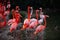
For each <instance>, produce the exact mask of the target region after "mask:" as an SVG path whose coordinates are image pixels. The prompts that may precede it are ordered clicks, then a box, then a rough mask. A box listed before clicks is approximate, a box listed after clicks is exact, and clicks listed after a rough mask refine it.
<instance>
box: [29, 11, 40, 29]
mask: <svg viewBox="0 0 60 40" xmlns="http://www.w3.org/2000/svg"><path fill="white" fill-rule="evenodd" d="M38 12H39V10H36V18H37V19H35V18H33V19H31V21H32V22H31V23H30V25H29V28H35V27H36V26H37V25H38Z"/></svg>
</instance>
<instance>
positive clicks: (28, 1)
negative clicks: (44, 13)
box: [11, 0, 60, 10]
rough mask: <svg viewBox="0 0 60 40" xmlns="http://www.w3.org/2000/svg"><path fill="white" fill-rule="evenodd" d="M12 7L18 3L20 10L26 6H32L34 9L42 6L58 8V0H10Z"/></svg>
mask: <svg viewBox="0 0 60 40" xmlns="http://www.w3.org/2000/svg"><path fill="white" fill-rule="evenodd" d="M11 4H12V7H15V6H16V5H19V6H20V8H21V9H22V10H26V8H27V6H28V5H30V6H33V7H34V9H36V8H39V7H43V8H51V9H60V6H59V5H60V2H59V0H11Z"/></svg>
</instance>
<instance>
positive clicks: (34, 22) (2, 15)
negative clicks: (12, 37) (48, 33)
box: [0, 2, 49, 35]
mask: <svg viewBox="0 0 60 40" xmlns="http://www.w3.org/2000/svg"><path fill="white" fill-rule="evenodd" d="M10 7H11V5H10V2H8V4H7V8H8V9H7V10H5V6H4V7H3V6H2V4H1V3H0V28H3V27H5V26H6V25H8V26H10V29H9V30H10V32H12V31H14V30H16V29H17V27H18V24H19V23H20V22H21V17H22V16H21V14H20V13H19V10H20V9H19V6H16V9H12V16H13V17H12V19H9V17H8V16H9V14H10ZM39 9H40V10H38V9H37V10H35V16H36V17H35V18H32V15H33V8H32V7H30V6H28V12H27V14H28V17H27V18H26V19H25V20H24V22H23V26H22V28H21V29H20V30H26V29H27V28H28V29H35V31H34V32H33V34H34V35H36V34H38V33H39V32H41V31H43V30H44V29H45V28H46V23H47V22H46V18H47V17H49V16H48V15H44V14H43V12H42V8H39ZM39 14H40V15H39ZM39 16H40V17H39ZM2 19H3V22H1V20H2ZM42 23H44V24H42Z"/></svg>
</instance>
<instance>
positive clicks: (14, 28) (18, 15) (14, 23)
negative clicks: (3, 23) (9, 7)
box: [8, 10, 21, 32]
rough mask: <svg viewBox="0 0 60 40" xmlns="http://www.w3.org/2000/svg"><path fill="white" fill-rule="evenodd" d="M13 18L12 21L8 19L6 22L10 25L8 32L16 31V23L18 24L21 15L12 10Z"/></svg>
mask: <svg viewBox="0 0 60 40" xmlns="http://www.w3.org/2000/svg"><path fill="white" fill-rule="evenodd" d="M17 11H18V10H17ZM13 16H14V17H13V19H10V20H9V21H8V25H10V24H11V27H10V32H12V31H13V30H16V28H17V26H18V23H19V18H20V17H21V15H20V14H19V12H16V11H14V10H13Z"/></svg>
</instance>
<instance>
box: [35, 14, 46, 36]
mask: <svg viewBox="0 0 60 40" xmlns="http://www.w3.org/2000/svg"><path fill="white" fill-rule="evenodd" d="M46 17H47V16H46V15H44V25H42V24H40V25H39V26H37V28H36V30H35V32H34V34H35V35H36V34H37V33H39V32H41V31H43V30H44V29H45V28H46Z"/></svg>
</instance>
